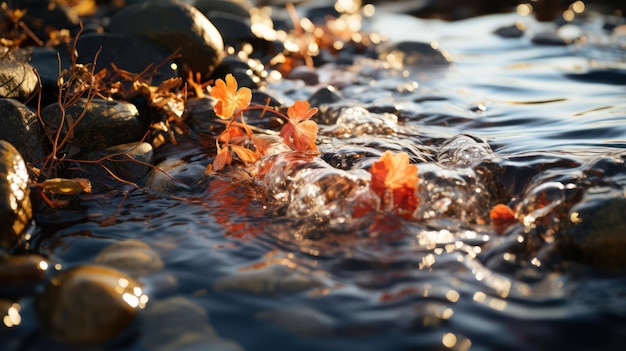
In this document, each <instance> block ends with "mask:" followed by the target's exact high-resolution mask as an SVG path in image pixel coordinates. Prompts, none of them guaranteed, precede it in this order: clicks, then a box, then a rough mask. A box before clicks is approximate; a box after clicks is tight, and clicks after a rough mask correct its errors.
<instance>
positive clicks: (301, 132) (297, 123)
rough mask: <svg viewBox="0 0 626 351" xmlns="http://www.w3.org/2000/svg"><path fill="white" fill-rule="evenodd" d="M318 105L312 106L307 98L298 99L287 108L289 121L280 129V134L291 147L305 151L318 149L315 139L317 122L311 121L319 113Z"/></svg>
mask: <svg viewBox="0 0 626 351" xmlns="http://www.w3.org/2000/svg"><path fill="white" fill-rule="evenodd" d="M317 111H318V109H317V107H314V108H310V107H309V103H308V102H307V101H305V100H298V101H296V102H295V103H294V104H293V105H292V106H291V107H289V109H288V110H287V117H288V118H289V123H287V124H285V125H284V126H283V128H282V129H281V131H280V136H281V137H282V138H283V139H284V140H285V143H286V144H287V145H289V147H291V148H294V149H296V150H298V151H301V152H304V151H307V150H315V151H317V147H316V146H315V139H316V138H317V123H315V122H314V121H309V120H308V119H309V118H311V117H313V115H315V114H316V113H317Z"/></svg>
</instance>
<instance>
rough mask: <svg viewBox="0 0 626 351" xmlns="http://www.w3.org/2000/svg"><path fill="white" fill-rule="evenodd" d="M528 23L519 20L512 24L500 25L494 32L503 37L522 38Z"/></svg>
mask: <svg viewBox="0 0 626 351" xmlns="http://www.w3.org/2000/svg"><path fill="white" fill-rule="evenodd" d="M525 30H526V25H524V23H523V22H517V23H515V24H513V25H510V26H505V27H500V28H498V29H496V30H495V31H494V34H495V35H497V36H499V37H502V38H520V37H522V36H524V31H525Z"/></svg>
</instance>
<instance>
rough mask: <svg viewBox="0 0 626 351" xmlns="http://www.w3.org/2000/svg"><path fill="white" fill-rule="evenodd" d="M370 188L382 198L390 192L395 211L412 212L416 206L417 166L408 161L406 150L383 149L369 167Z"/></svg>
mask: <svg viewBox="0 0 626 351" xmlns="http://www.w3.org/2000/svg"><path fill="white" fill-rule="evenodd" d="M370 173H371V174H372V180H371V182H370V188H372V190H374V192H375V193H376V194H377V195H378V196H379V197H380V198H381V199H382V200H383V201H385V199H386V196H385V195H386V194H387V193H388V192H390V193H391V195H392V199H393V205H394V207H395V209H396V212H403V211H408V212H409V213H411V212H413V211H414V210H415V209H416V208H417V203H418V198H417V195H416V194H415V190H416V189H417V181H418V177H417V166H415V165H412V164H410V163H409V155H408V154H407V153H406V152H400V153H398V154H395V155H394V154H393V153H392V152H391V151H389V150H387V151H385V152H384V153H383V154H382V156H381V157H380V160H379V161H376V162H374V163H373V164H372V167H371V168H370Z"/></svg>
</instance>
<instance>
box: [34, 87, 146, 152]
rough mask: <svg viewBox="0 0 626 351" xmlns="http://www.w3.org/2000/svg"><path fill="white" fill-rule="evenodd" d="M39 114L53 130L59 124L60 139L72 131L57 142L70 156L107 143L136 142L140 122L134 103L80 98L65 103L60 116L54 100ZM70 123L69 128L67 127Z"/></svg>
mask: <svg viewBox="0 0 626 351" xmlns="http://www.w3.org/2000/svg"><path fill="white" fill-rule="evenodd" d="M41 117H42V119H43V120H44V122H45V123H46V125H47V126H48V129H47V131H48V130H49V131H53V130H56V129H57V128H59V126H61V125H62V126H63V128H62V131H61V139H60V140H63V138H65V136H66V135H67V134H68V130H71V131H72V134H71V136H70V137H69V141H68V143H67V145H58V146H57V147H59V148H60V149H62V150H68V153H69V154H70V155H76V154H78V152H89V151H95V150H101V149H105V148H107V147H110V146H114V145H119V144H124V143H130V142H133V141H138V140H139V139H140V138H141V136H142V135H143V133H144V130H145V128H144V125H143V122H142V121H141V119H140V116H139V112H138V111H137V108H136V107H135V105H133V104H131V103H128V102H121V101H108V100H102V99H93V100H92V101H90V102H89V103H87V100H86V99H84V98H81V99H80V100H78V101H77V102H76V103H75V104H73V105H71V106H69V107H67V108H66V110H65V116H64V115H63V113H62V111H61V108H60V107H59V104H58V103H55V104H52V105H48V106H46V107H45V108H44V109H43V110H42V111H41ZM71 126H73V128H72V127H71Z"/></svg>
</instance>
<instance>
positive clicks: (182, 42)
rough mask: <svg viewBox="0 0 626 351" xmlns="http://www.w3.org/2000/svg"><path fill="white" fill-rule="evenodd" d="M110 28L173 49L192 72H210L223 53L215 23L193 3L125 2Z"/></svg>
mask: <svg viewBox="0 0 626 351" xmlns="http://www.w3.org/2000/svg"><path fill="white" fill-rule="evenodd" d="M109 30H110V31H111V32H114V33H124V34H129V35H134V36H137V37H139V38H143V39H145V40H147V41H149V42H151V43H153V44H154V45H156V46H158V47H160V48H162V49H164V50H168V51H169V52H174V51H175V50H177V49H179V48H180V54H181V60H182V62H184V63H185V64H187V65H188V66H189V68H190V69H191V70H192V71H193V72H200V73H201V74H202V75H208V74H210V73H211V72H212V71H213V70H214V69H215V67H217V65H219V63H220V61H221V60H222V57H223V56H224V42H223V39H222V36H221V35H220V33H219V31H218V30H217V29H216V28H215V26H214V25H213V24H212V23H211V22H210V21H209V20H208V19H207V18H206V16H205V15H203V14H202V12H200V11H199V10H197V9H196V8H195V7H193V6H191V5H189V4H186V3H183V2H182V1H176V0H149V1H145V2H142V3H138V4H133V5H130V6H127V7H125V8H123V9H122V10H120V11H119V12H117V13H116V14H115V15H114V16H113V17H111V20H110V22H109Z"/></svg>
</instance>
